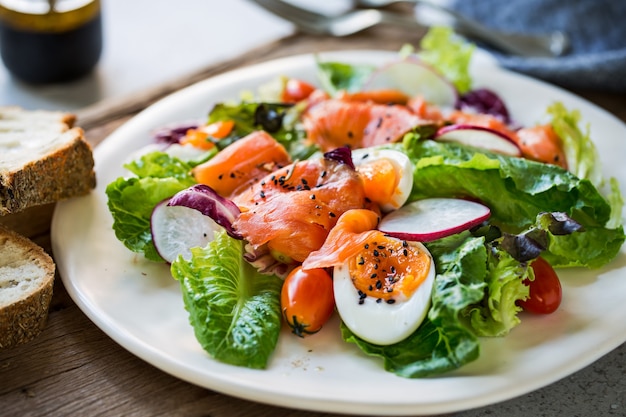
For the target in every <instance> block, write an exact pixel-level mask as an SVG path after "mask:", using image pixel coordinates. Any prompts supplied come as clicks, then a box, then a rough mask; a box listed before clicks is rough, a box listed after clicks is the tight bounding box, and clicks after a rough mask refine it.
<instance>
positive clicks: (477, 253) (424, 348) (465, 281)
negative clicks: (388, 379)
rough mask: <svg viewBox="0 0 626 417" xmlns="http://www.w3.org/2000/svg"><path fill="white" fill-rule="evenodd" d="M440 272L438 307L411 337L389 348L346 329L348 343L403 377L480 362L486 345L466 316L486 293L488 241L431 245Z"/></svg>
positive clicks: (460, 237)
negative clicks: (482, 346)
mask: <svg viewBox="0 0 626 417" xmlns="http://www.w3.org/2000/svg"><path fill="white" fill-rule="evenodd" d="M428 249H429V251H430V252H431V254H432V255H433V258H434V260H435V265H436V268H437V276H436V278H435V284H434V288H433V295H432V307H431V309H430V310H429V313H428V316H427V318H426V319H425V320H424V322H423V323H422V324H421V325H420V327H419V328H418V329H417V331H415V333H413V334H412V335H411V336H409V337H408V338H407V339H405V340H403V341H401V342H398V343H395V344H392V345H388V346H379V345H374V344H371V343H368V342H366V341H364V340H362V339H360V338H359V337H358V336H356V335H354V334H353V333H352V332H351V331H350V330H349V329H348V328H347V327H345V326H343V325H342V336H343V338H344V340H346V341H348V342H351V343H355V344H356V345H357V346H358V347H359V348H360V349H361V350H363V352H365V353H366V354H368V355H371V356H377V357H380V358H382V359H383V364H384V368H385V369H386V370H387V371H389V372H393V373H395V374H397V375H399V376H402V377H407V378H421V377H426V376H431V375H437V374H440V373H443V372H447V371H451V370H453V369H457V368H459V367H461V366H463V365H465V364H467V363H469V362H471V361H474V360H475V359H476V358H478V355H479V351H480V346H479V342H478V338H477V336H476V334H475V333H474V331H473V330H472V329H471V327H469V325H468V324H467V322H466V320H464V319H463V317H462V312H463V311H464V310H465V309H466V308H468V306H470V305H472V304H475V303H478V302H480V301H481V300H482V299H483V297H484V293H485V276H486V274H487V253H486V248H485V245H484V239H483V238H472V237H469V238H468V236H467V235H466V234H464V235H455V236H452V237H450V238H446V239H441V240H439V241H436V242H432V243H431V244H429V245H428Z"/></svg>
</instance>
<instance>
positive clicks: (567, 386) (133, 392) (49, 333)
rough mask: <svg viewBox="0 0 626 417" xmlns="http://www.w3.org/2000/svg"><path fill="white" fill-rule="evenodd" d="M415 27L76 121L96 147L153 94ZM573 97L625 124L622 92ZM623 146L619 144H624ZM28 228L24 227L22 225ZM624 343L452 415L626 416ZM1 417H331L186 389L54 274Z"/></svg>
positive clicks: (6, 379)
mask: <svg viewBox="0 0 626 417" xmlns="http://www.w3.org/2000/svg"><path fill="white" fill-rule="evenodd" d="M421 36H422V33H410V34H409V33H406V32H404V33H403V32H399V31H396V30H395V29H386V30H384V29H378V30H372V31H369V32H367V33H364V34H361V35H357V36H353V37H349V38H344V39H330V38H313V37H309V36H304V35H294V36H292V37H289V38H286V39H283V40H280V41H278V42H276V43H273V44H271V45H267V46H265V47H263V48H260V49H257V50H254V51H252V52H250V53H246V54H245V55H243V56H241V57H240V58H237V59H235V60H232V61H228V62H224V63H221V64H219V65H215V66H212V67H210V68H206V69H205V70H203V71H200V72H198V73H197V74H194V75H193V76H191V77H187V78H186V79H184V80H174V81H172V82H171V83H170V84H167V85H163V86H159V87H158V88H155V89H153V90H150V91H146V92H145V93H144V94H142V95H140V96H135V97H133V98H132V99H129V100H118V101H115V102H106V103H101V104H98V105H96V106H94V107H91V108H88V109H84V110H83V111H81V112H79V114H78V115H79V118H78V124H79V125H80V126H82V127H84V128H85V129H86V133H87V138H88V139H89V141H90V142H91V143H92V144H93V145H94V146H95V145H97V144H98V143H99V142H100V141H102V140H103V139H105V138H106V137H107V135H108V134H110V133H111V132H112V131H113V130H115V129H116V128H117V127H119V126H120V125H122V124H123V123H124V122H126V121H127V120H128V119H130V118H131V117H133V115H135V114H136V113H137V112H139V111H140V110H142V109H143V108H145V107H147V106H148V105H149V104H151V103H152V102H154V101H155V100H157V99H159V98H161V97H163V96H164V95H166V94H168V93H170V92H173V91H175V90H177V89H179V88H181V87H184V86H186V85H189V84H191V83H193V82H195V81H199V80H201V79H205V78H207V77H210V76H213V75H216V74H219V73H222V72H224V71H228V70H231V69H234V68H238V67H242V66H246V65H250V64H254V63H257V62H260V61H265V60H269V59H273V58H277V57H282V56H289V55H293V54H300V53H306V52H315V51H324V50H341V49H388V50H398V49H399V48H400V47H401V46H402V45H403V44H404V43H407V42H408V43H412V44H414V45H417V43H418V41H419V39H420V37H421ZM575 93H577V94H579V95H581V96H583V97H585V98H586V99H588V100H590V101H592V102H594V103H596V104H598V105H599V106H601V107H603V108H605V109H606V110H608V111H609V112H611V113H613V114H615V115H617V116H618V117H619V118H621V119H622V120H625V121H626V100H624V97H623V96H619V95H616V94H608V93H600V92H583V91H575ZM621 151H623V150H621ZM50 208H51V207H45V208H42V209H41V210H38V211H36V212H29V213H26V214H25V215H24V216H25V217H24V216H23V217H22V219H24V218H26V219H27V220H29V222H34V223H33V224H37V225H38V227H40V228H41V230H40V233H37V234H36V235H34V236H33V234H32V233H31V236H32V238H33V240H35V241H36V242H38V243H39V244H41V245H42V246H43V247H44V248H46V249H47V250H50V236H49V220H50V217H49V216H50ZM20 224H25V223H20ZM625 356H626V344H624V345H622V346H620V347H619V348H617V349H616V350H614V351H613V352H611V353H610V354H608V355H606V356H605V357H603V358H602V359H600V360H599V361H597V362H596V363H594V364H592V365H590V366H589V367H587V368H585V369H583V370H581V371H579V372H577V373H575V374H573V375H571V376H570V377H567V378H565V379H563V380H561V381H559V382H556V383H554V384H552V385H550V386H547V387H545V388H543V389H540V390H538V391H535V392H532V393H529V394H527V395H524V396H521V397H519V398H516V399H512V400H510V401H506V402H504V403H501V404H496V405H492V406H488V407H484V408H480V409H476V410H469V411H466V412H463V413H457V414H454V415H456V416H483V415H493V416H503V415H507V416H513V417H515V416H537V415H626V377H625V375H626V372H625V371H626V369H625V362H626V361H625ZM0 415H3V416H66V415H68V416H69V415H71V416H81V415H85V416H95V415H100V416H131V415H135V416H157V415H163V416H178V415H183V416H192V415H193V416H201V415H202V416H212V417H235V416H268V417H269V416H272V417H286V416H303V417H314V416H322V415H325V416H328V415H330V414H321V413H315V412H302V411H298V410H290V409H283V408H278V407H273V406H270V405H264V404H258V403H253V402H250V401H246V400H242V399H237V398H233V397H230V396H226V395H222V394H219V393H217V392H214V391H210V390H207V389H204V388H199V387H197V386H194V385H191V384H189V383H186V382H183V381H181V380H179V379H177V378H175V377H173V376H170V375H168V374H166V373H164V372H162V371H160V370H158V369H157V368H155V367H153V366H151V365H149V364H147V363H146V362H143V361H142V360H140V359H138V358H137V357H135V356H133V355H132V354H131V353H129V352H128V351H126V350H124V349H123V348H121V347H120V346H119V345H117V344H116V343H115V342H114V341H113V340H111V339H110V338H109V337H108V336H107V335H106V334H104V333H103V332H102V331H101V330H100V329H99V328H97V327H96V326H95V325H94V324H93V323H92V322H91V321H90V320H89V319H88V318H87V317H86V316H85V315H84V314H83V313H82V312H81V311H80V310H79V309H78V307H77V306H76V305H75V304H74V302H73V301H72V299H71V298H70V297H69V296H68V294H67V292H66V291H65V289H64V287H63V284H62V282H61V280H60V279H58V277H57V280H56V282H55V292H54V298H53V302H52V306H51V309H50V314H49V320H48V324H47V326H46V328H45V329H44V331H43V332H42V334H41V335H39V336H38V337H37V338H36V339H35V340H33V341H31V342H29V343H27V344H25V345H23V346H18V347H15V348H13V349H10V350H7V351H0Z"/></svg>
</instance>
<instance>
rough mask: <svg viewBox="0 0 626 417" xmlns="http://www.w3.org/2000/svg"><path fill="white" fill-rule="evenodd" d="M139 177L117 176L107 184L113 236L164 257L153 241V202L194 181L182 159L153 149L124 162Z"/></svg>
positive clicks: (154, 258) (151, 255) (148, 254)
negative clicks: (139, 156) (129, 161)
mask: <svg viewBox="0 0 626 417" xmlns="http://www.w3.org/2000/svg"><path fill="white" fill-rule="evenodd" d="M125 167H126V168H127V169H129V170H130V171H131V172H133V173H135V174H136V175H138V177H130V178H123V177H120V178H117V179H116V180H115V181H113V182H112V183H110V184H109V185H108V186H107V188H106V195H107V197H108V201H107V206H108V208H109V211H110V212H111V215H112V216H113V230H114V231H115V236H116V237H117V238H118V239H119V240H120V241H121V242H122V243H123V244H124V245H125V246H126V247H127V248H128V249H130V250H131V251H133V252H137V253H143V254H144V256H145V257H146V258H147V259H149V260H152V261H163V259H162V258H161V256H160V255H159V254H158V252H157V250H156V248H155V247H154V244H153V242H152V234H151V232H150V216H151V214H152V210H153V209H154V206H155V205H157V204H158V203H160V202H161V201H163V200H165V199H166V198H169V197H171V196H173V195H174V194H176V193H177V192H178V191H181V190H184V189H185V188H187V187H190V186H191V185H193V184H195V181H194V179H193V177H192V176H191V174H190V173H189V171H190V168H189V166H187V165H186V164H185V163H184V162H182V161H180V160H178V159H177V158H173V157H171V156H169V155H167V154H165V153H162V152H153V153H150V154H147V155H144V156H142V157H141V158H140V159H138V160H136V161H133V162H131V163H128V164H126V165H125Z"/></svg>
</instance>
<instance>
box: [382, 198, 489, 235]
mask: <svg viewBox="0 0 626 417" xmlns="http://www.w3.org/2000/svg"><path fill="white" fill-rule="evenodd" d="M490 215H491V210H489V207H487V206H485V205H483V204H480V203H476V202H473V201H469V200H463V199H458V198H427V199H424V200H418V201H414V202H412V203H409V204H407V205H405V206H403V207H402V208H400V209H398V210H396V211H393V212H391V213H389V214H388V215H386V216H385V217H383V219H382V220H381V222H380V224H379V225H378V230H380V231H381V232H384V233H387V234H388V235H390V236H393V237H396V238H398V239H403V240H410V241H420V242H431V241H433V240H437V239H441V238H443V237H446V236H450V235H453V234H455V233H460V232H462V231H464V230H468V229H471V228H472V227H474V226H477V225H479V224H481V223H482V222H484V221H485V220H487V219H488V218H489V216H490Z"/></svg>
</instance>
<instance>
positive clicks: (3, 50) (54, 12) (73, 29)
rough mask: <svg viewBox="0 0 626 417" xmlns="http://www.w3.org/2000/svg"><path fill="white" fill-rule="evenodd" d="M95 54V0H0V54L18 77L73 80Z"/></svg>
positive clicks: (98, 21)
mask: <svg viewBox="0 0 626 417" xmlns="http://www.w3.org/2000/svg"><path fill="white" fill-rule="evenodd" d="M101 53H102V17H101V10H100V1H99V0H56V1H53V0H0V55H1V56H2V61H3V62H4V65H5V66H6V67H7V69H8V70H9V72H11V73H12V74H13V75H14V76H15V77H17V78H19V79H21V80H22V81H25V82H27V83H31V84H46V83H59V82H65V81H71V80H75V79H77V78H80V77H82V76H85V75H86V74H88V73H89V72H90V71H91V70H92V69H93V68H94V67H95V65H96V64H97V63H98V60H99V59H100V55H101Z"/></svg>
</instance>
